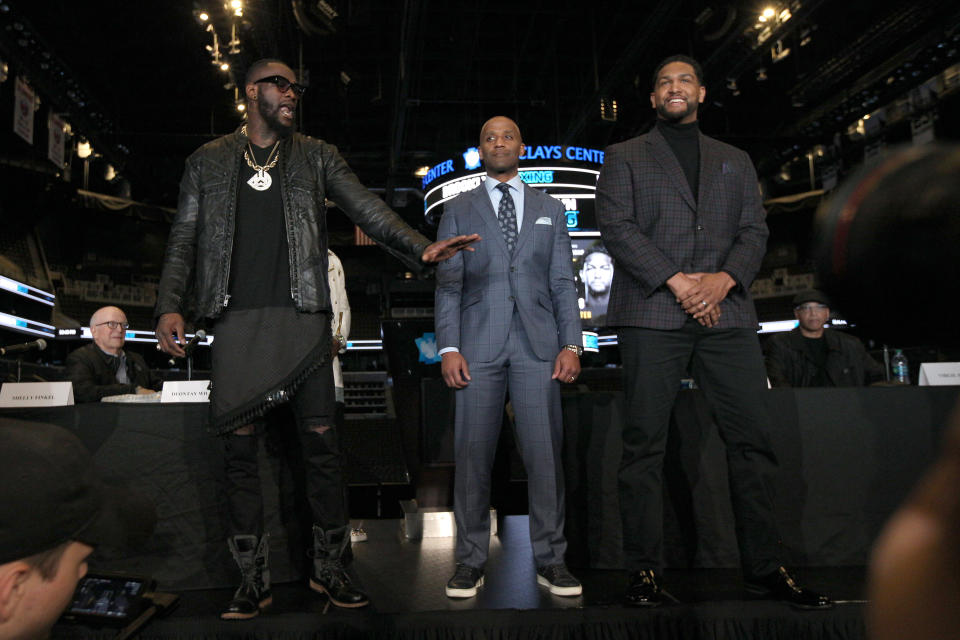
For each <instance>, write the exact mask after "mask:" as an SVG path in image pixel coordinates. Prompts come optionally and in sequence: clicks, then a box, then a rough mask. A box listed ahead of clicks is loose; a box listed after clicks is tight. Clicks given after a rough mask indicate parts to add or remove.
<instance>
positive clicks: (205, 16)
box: [197, 11, 210, 22]
mask: <svg viewBox="0 0 960 640" xmlns="http://www.w3.org/2000/svg"><path fill="white" fill-rule="evenodd" d="M197 17H198V18H200V20H201V21H202V22H206V21H207V20H209V19H210V14H209V13H207V12H206V11H201V12H200V15H198V16H197Z"/></svg>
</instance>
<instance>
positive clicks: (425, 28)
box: [0, 0, 960, 207]
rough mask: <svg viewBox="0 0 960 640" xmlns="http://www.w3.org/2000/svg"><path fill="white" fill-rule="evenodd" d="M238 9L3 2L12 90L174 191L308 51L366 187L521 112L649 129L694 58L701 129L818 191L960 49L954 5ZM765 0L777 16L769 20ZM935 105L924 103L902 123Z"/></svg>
mask: <svg viewBox="0 0 960 640" xmlns="http://www.w3.org/2000/svg"><path fill="white" fill-rule="evenodd" d="M235 1H236V0H235ZM239 7H240V13H242V15H240V16H237V15H235V14H236V10H235V8H234V7H233V6H231V1H230V0H227V2H224V1H223V0H196V1H194V2H191V1H189V0H175V1H172V2H171V1H166V2H158V1H156V0H150V1H147V0H144V1H136V2H129V1H121V0H113V1H107V0H83V1H82V2H76V1H72V0H71V1H68V0H30V1H27V0H0V60H2V62H3V63H5V64H7V65H8V66H7V68H8V70H9V72H10V73H9V75H10V77H9V78H7V80H6V81H5V82H4V83H2V84H0V90H2V95H3V97H4V102H10V101H12V100H8V98H9V97H10V96H11V95H12V90H11V88H10V86H11V85H12V84H13V83H12V80H13V76H14V75H19V74H23V75H25V76H26V77H27V78H28V79H29V81H30V83H31V85H32V86H33V87H34V88H35V89H36V91H37V93H38V95H39V96H40V99H41V103H43V102H46V103H47V106H48V107H50V109H52V110H54V111H56V112H57V113H60V114H63V116H64V119H65V120H67V121H68V122H70V124H71V126H72V129H73V132H74V134H75V135H76V137H77V138H79V137H81V136H82V137H84V138H87V139H89V140H90V141H91V143H92V144H93V146H94V149H95V151H96V153H97V154H99V155H100V156H102V157H101V158H100V162H101V163H106V162H110V163H112V164H113V165H114V167H115V168H116V170H117V172H118V173H119V174H120V176H122V178H123V179H125V181H126V182H124V181H123V180H121V181H114V182H113V183H110V184H107V183H103V184H96V183H91V189H94V190H100V191H105V192H109V191H110V190H111V189H114V190H116V189H121V191H122V192H123V193H124V194H129V196H131V197H132V198H134V199H136V200H140V201H143V202H147V203H152V204H155V205H161V206H166V207H172V206H175V203H176V194H177V183H178V181H179V175H180V171H181V168H182V163H183V160H184V158H185V157H186V156H187V155H188V154H189V153H190V152H191V151H192V150H193V149H195V148H196V147H197V146H199V145H200V144H202V143H203V142H205V141H207V140H209V139H211V138H212V137H215V136H218V135H222V134H224V133H227V132H229V131H231V130H233V129H234V128H235V127H236V126H238V124H239V123H240V122H241V114H240V113H239V112H238V111H237V110H236V108H235V103H234V95H235V94H234V89H233V86H234V85H235V83H236V82H237V81H238V80H240V79H241V78H242V76H243V72H244V70H245V68H246V66H247V65H248V64H249V63H250V62H252V61H253V60H255V59H258V58H261V57H279V58H282V59H284V60H287V61H289V63H290V65H291V66H292V67H293V68H294V69H295V70H296V71H298V72H299V73H301V74H302V79H303V81H304V82H305V83H307V84H309V86H310V89H309V92H308V93H307V94H306V96H305V98H304V100H303V102H302V110H301V114H300V129H301V130H302V131H304V132H305V133H308V134H310V135H313V136H317V137H321V138H324V139H326V140H328V141H330V142H333V143H335V144H337V145H338V146H339V147H340V149H341V151H342V152H343V153H344V155H345V156H346V157H347V159H348V162H349V163H350V165H351V166H352V167H353V168H354V170H355V171H356V172H357V173H358V174H359V175H360V178H361V180H362V181H363V182H364V183H365V184H367V185H368V186H369V187H372V188H377V189H386V190H387V191H392V190H393V189H396V188H401V187H402V188H407V189H416V188H417V187H418V186H419V180H418V179H417V178H416V177H414V175H413V173H414V171H415V170H416V169H417V168H418V167H421V166H424V165H432V164H433V163H435V162H437V161H440V160H443V159H444V158H446V157H449V154H450V153H451V152H452V151H454V150H460V149H463V148H464V147H465V146H466V145H467V144H468V143H471V142H472V141H474V140H475V139H476V137H477V133H478V129H479V126H480V124H481V123H482V122H483V121H484V120H485V119H486V118H488V117H490V116H492V115H496V114H504V115H508V116H510V117H513V118H514V119H515V120H516V121H517V122H518V123H519V124H520V126H521V129H522V130H523V134H524V139H525V140H526V141H527V142H534V143H536V144H576V145H581V146H586V147H592V148H603V147H604V146H606V145H607V144H610V143H612V142H617V141H619V140H623V139H625V138H628V137H631V136H633V135H636V134H638V133H642V132H643V131H644V130H646V129H647V128H649V127H650V126H651V125H652V123H653V111H652V110H651V108H650V104H649V97H648V96H649V88H650V75H651V73H652V70H653V67H654V66H655V64H656V63H657V61H659V60H660V59H662V58H663V57H665V56H667V55H670V54H673V53H686V54H692V55H693V56H695V57H697V58H698V59H699V60H700V61H701V62H702V64H703V67H704V71H705V74H704V75H705V84H706V86H707V104H706V106H705V107H704V108H703V110H702V113H701V121H702V128H703V130H704V131H705V132H707V133H709V134H712V135H715V136H717V137H719V138H721V139H724V140H726V141H728V142H731V143H732V144H735V145H737V146H739V147H742V148H744V149H746V150H747V151H748V152H749V153H750V154H751V156H752V157H753V159H754V161H755V162H756V163H757V165H758V168H759V172H760V176H761V179H763V180H766V181H768V182H769V183H770V185H771V187H770V191H769V194H768V195H778V194H780V195H785V194H790V193H799V192H802V191H805V190H808V189H809V188H810V183H809V180H807V175H808V174H807V171H806V166H807V159H805V158H806V154H808V153H811V152H812V151H813V150H815V149H819V150H820V151H819V155H817V156H816V157H817V161H818V162H823V161H825V160H820V158H821V157H822V156H823V155H824V153H823V150H824V149H825V148H826V149H827V153H826V157H827V159H830V158H831V157H832V158H833V160H834V162H835V164H836V165H838V166H840V167H841V170H842V167H843V165H844V164H845V163H846V164H848V165H849V164H850V162H851V161H850V160H849V159H847V158H846V156H854V157H856V156H857V155H859V158H862V157H863V145H865V144H867V145H869V144H871V141H870V139H869V138H870V136H869V131H868V132H867V133H866V134H864V135H861V136H859V138H858V136H856V135H849V134H850V131H851V130H855V129H856V128H857V126H858V122H859V125H861V129H863V127H862V124H863V121H862V120H861V118H863V116H864V115H867V114H870V113H871V112H874V111H875V110H876V109H878V108H882V107H888V106H890V105H896V104H898V101H900V104H902V101H903V100H904V99H906V97H907V96H909V95H910V94H911V92H914V91H917V88H918V87H919V86H920V85H922V84H923V83H924V82H925V81H928V80H929V79H931V78H934V77H936V76H938V74H940V75H943V74H944V71H945V70H947V71H948V70H949V69H950V68H951V67H955V65H957V63H958V61H960V54H958V49H960V30H958V27H960V4H958V3H957V2H956V1H955V0H916V1H913V2H907V3H878V2H869V1H862V0H851V1H826V0H803V1H798V0H788V1H785V2H783V1H781V2H767V3H764V2H753V1H740V2H732V3H729V4H719V3H713V2H708V1H704V0H666V1H663V2H653V1H638V0H596V1H594V2H580V1H578V2H572V1H569V0H539V1H537V0H530V1H509V2H508V1H504V0H485V1H484V2H480V1H478V0H463V1H457V0H443V1H441V0H243V1H242V2H239ZM767 7H769V8H770V9H772V11H770V12H768V15H771V17H770V18H768V19H765V20H764V22H760V21H759V17H760V15H761V13H762V12H763V10H764V9H765V8H767ZM201 13H206V14H207V15H208V19H207V20H206V21H204V20H202V19H201V16H200V14H201ZM214 34H216V46H215V43H214ZM211 49H213V51H211ZM215 56H219V57H217V58H216V60H218V61H219V62H221V63H223V62H225V63H228V64H229V65H230V69H229V71H222V70H221V69H220V68H219V66H217V65H216V64H214V62H215V59H214V58H215ZM948 73H949V71H948ZM955 76H956V73H954V75H953V82H954V84H953V85H951V88H950V90H949V91H945V92H944V91H941V92H940V93H941V94H942V95H936V96H934V102H940V103H942V102H943V101H950V100H952V103H950V104H952V105H953V108H952V113H954V114H956V113H958V110H957V109H956V81H957V78H956V77H955ZM914 106H915V105H914ZM9 109H10V106H9V105H6V104H5V105H4V106H3V108H2V111H0V115H3V116H4V122H5V123H7V124H4V129H5V131H4V132H3V134H0V136H2V137H0V140H2V141H3V148H2V151H0V159H2V160H5V161H6V162H7V164H11V163H18V166H29V165H30V164H31V163H35V164H37V165H41V164H43V162H44V158H45V149H44V148H34V147H29V146H28V145H26V144H25V143H23V142H22V141H21V140H20V139H19V138H15V137H14V136H13V135H12V134H11V133H10V127H9V124H8V123H9V120H8V119H7V118H6V116H7V115H9V114H10V113H11V112H10V111H9ZM42 109H43V104H41V109H40V110H38V111H40V112H43V111H42ZM901 111H903V110H902V109H901ZM942 113H944V111H943V109H942V108H941V110H940V112H939V114H941V115H942ZM921 115H922V114H917V113H916V109H915V108H914V109H913V110H912V111H910V113H907V114H906V117H907V118H908V119H907V120H906V121H905V122H909V118H913V119H916V118H917V117H919V116H921ZM901 116H903V114H902V113H901ZM931 117H932V118H933V119H936V120H939V121H942V122H939V121H938V122H937V125H936V126H937V127H938V136H937V137H946V138H951V137H952V138H957V137H958V135H957V125H956V123H955V122H953V121H952V120H949V121H948V119H944V118H942V117H940V116H939V115H937V112H936V111H935V110H934V113H933V115H932V116H931ZM901 119H902V117H901ZM888 120H889V118H888ZM887 124H889V125H890V126H893V125H894V124H895V123H893V122H889V123H887ZM851 127H852V128H853V129H851ZM874 131H875V130H874ZM854 133H855V132H854ZM861 133H863V132H862V131H861ZM878 135H880V139H881V140H884V141H885V142H888V143H891V144H892V143H896V142H898V141H899V140H900V138H905V139H906V140H909V139H910V134H909V128H908V129H907V134H906V135H905V136H904V135H903V133H902V132H901V133H896V132H894V133H882V132H881V133H880V134H878ZM884 136H885V137H884ZM857 145H860V147H859V149H858V148H857ZM811 157H814V156H811ZM791 167H793V169H794V170H793V171H791ZM46 171H48V172H50V169H49V167H48V168H47V169H46ZM100 173H102V172H100ZM100 173H97V175H100ZM118 183H120V184H122V185H123V186H122V188H121V187H117V184H118Z"/></svg>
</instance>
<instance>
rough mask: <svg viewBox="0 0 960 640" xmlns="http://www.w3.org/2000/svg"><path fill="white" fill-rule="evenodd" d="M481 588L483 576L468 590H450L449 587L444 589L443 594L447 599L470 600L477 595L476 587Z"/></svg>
mask: <svg viewBox="0 0 960 640" xmlns="http://www.w3.org/2000/svg"><path fill="white" fill-rule="evenodd" d="M482 586H483V576H480V579H479V580H477V584H475V585H473V586H472V587H471V588H469V589H452V588H450V587H449V586H446V587H444V592H445V593H446V594H447V597H448V598H472V597H474V596H475V595H477V587H482Z"/></svg>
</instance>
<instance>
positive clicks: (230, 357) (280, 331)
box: [210, 306, 332, 434]
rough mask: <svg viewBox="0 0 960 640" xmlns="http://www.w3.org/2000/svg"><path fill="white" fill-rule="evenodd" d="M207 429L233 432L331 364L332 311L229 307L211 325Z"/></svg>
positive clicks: (282, 400)
mask: <svg viewBox="0 0 960 640" xmlns="http://www.w3.org/2000/svg"><path fill="white" fill-rule="evenodd" d="M214 332H215V339H214V341H213V354H212V357H213V369H212V371H211V378H212V380H211V382H212V386H211V390H210V429H211V430H212V431H214V432H215V433H218V434H223V433H227V432H230V431H233V430H235V429H237V428H239V427H242V426H244V425H246V424H250V423H252V422H254V421H255V420H257V419H258V418H260V417H261V416H262V415H263V414H265V413H266V412H267V411H269V410H270V409H272V408H273V407H275V406H277V405H280V404H284V403H286V402H288V401H289V400H290V398H291V396H292V395H293V394H294V393H296V391H297V388H298V387H299V386H300V384H301V383H302V382H303V381H304V380H305V379H306V378H307V377H309V376H310V375H311V374H313V373H314V372H316V371H317V370H318V369H319V368H320V367H329V366H330V341H331V339H332V338H331V330H330V314H329V313H299V312H297V310H296V309H294V308H293V307H292V306H288V307H267V308H262V309H237V310H233V311H228V312H227V313H226V314H224V315H223V317H222V318H220V319H219V320H218V321H217V323H216V325H215V326H214Z"/></svg>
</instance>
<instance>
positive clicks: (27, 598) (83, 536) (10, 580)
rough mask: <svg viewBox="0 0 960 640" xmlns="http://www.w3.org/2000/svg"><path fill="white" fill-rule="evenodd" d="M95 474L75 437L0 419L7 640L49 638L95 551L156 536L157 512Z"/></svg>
mask: <svg viewBox="0 0 960 640" xmlns="http://www.w3.org/2000/svg"><path fill="white" fill-rule="evenodd" d="M93 469H94V465H93V460H92V459H91V457H90V454H89V453H88V452H87V450H86V449H85V448H84V446H83V444H81V443H80V441H79V440H78V439H77V438H76V437H75V436H73V435H72V434H71V433H69V432H68V431H65V430H64V429H61V428H60V427H54V426H52V425H47V424H42V423H26V422H19V421H12V420H5V419H0V640H6V639H7V638H27V639H32V638H46V637H47V635H48V632H49V631H50V628H51V627H52V626H53V624H54V623H55V622H56V621H57V618H59V617H60V614H61V613H63V610H64V609H65V608H66V607H67V605H68V604H69V603H70V601H71V599H72V597H73V593H74V589H75V588H76V586H77V582H79V581H80V579H81V578H82V577H83V576H84V575H85V574H86V573H87V556H89V555H90V553H91V552H92V551H93V549H94V547H96V546H98V545H101V544H102V545H105V546H110V547H117V548H123V547H128V546H136V545H137V544H138V543H140V542H143V541H144V540H146V538H147V537H148V536H149V535H150V533H152V531H153V527H154V524H155V523H156V515H155V512H154V508H153V507H152V505H150V504H149V503H148V502H147V501H146V500H142V499H139V498H137V497H136V496H134V495H132V494H129V493H127V492H126V491H121V490H114V489H108V488H107V487H105V486H104V485H103V484H102V483H101V482H100V480H99V478H98V477H97V476H96V474H95V472H94V470H93Z"/></svg>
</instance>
